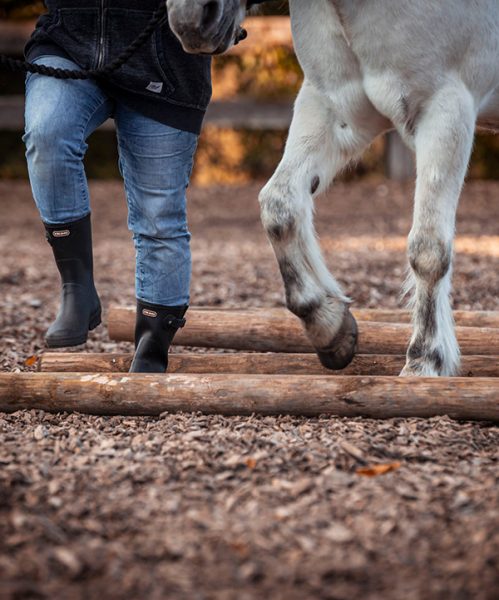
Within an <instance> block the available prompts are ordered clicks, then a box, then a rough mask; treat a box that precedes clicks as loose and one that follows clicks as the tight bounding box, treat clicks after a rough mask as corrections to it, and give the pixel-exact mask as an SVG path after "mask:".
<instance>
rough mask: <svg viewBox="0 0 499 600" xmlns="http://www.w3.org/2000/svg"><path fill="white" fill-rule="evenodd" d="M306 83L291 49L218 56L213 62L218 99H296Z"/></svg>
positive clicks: (267, 48) (278, 47) (215, 89)
mask: <svg viewBox="0 0 499 600" xmlns="http://www.w3.org/2000/svg"><path fill="white" fill-rule="evenodd" d="M302 81H303V74H302V71H301V68H300V66H299V64H298V61H297V60H296V57H295V55H294V52H293V51H292V50H291V49H289V48H284V47H281V46H275V47H273V48H269V47H264V46H262V47H261V48H256V49H254V51H252V52H248V53H245V54H235V55H231V54H228V55H225V56H218V57H217V58H216V59H215V60H214V61H213V90H214V96H213V97H214V99H221V98H224V99H226V100H227V99H229V98H231V97H235V96H239V95H241V96H246V97H250V98H255V99H259V100H264V99H265V100H283V99H288V98H294V97H295V96H296V94H297V93H298V90H299V89H300V86H301V83H302Z"/></svg>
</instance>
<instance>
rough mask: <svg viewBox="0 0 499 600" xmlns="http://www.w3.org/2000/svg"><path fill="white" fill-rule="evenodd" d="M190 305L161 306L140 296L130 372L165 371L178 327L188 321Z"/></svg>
mask: <svg viewBox="0 0 499 600" xmlns="http://www.w3.org/2000/svg"><path fill="white" fill-rule="evenodd" d="M187 309H188V306H160V305H158V304H151V303H149V302H144V301H142V300H137V317H136V324H135V356H134V359H133V362H132V366H131V368H130V372H131V373H164V372H165V371H166V368H167V366H168V350H169V348H170V345H171V343H172V341H173V338H174V337H175V334H176V332H177V331H178V329H180V328H181V327H183V326H184V325H185V319H184V315H185V313H186V312H187Z"/></svg>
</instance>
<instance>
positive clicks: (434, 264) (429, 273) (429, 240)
mask: <svg viewBox="0 0 499 600" xmlns="http://www.w3.org/2000/svg"><path fill="white" fill-rule="evenodd" d="M408 255H409V263H410V265H411V267H412V269H413V271H414V272H415V273H416V275H418V277H420V278H421V279H424V280H425V281H428V282H437V281H439V280H440V279H442V278H443V277H444V276H445V275H446V274H447V272H448V271H449V269H450V265H451V260H452V246H451V244H450V243H446V242H444V241H443V240H442V239H439V238H435V237H431V236H424V235H418V236H415V237H413V238H411V239H410V240H409V247H408Z"/></svg>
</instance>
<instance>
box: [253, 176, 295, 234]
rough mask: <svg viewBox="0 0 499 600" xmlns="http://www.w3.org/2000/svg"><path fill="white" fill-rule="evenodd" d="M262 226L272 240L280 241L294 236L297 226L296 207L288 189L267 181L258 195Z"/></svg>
mask: <svg viewBox="0 0 499 600" xmlns="http://www.w3.org/2000/svg"><path fill="white" fill-rule="evenodd" d="M258 200H259V202H260V217H261V220H262V224H263V227H264V228H265V231H266V232H267V235H268V237H269V238H270V240H271V241H272V242H281V241H283V240H285V239H289V238H291V237H293V236H294V234H295V232H296V227H297V220H298V219H297V217H298V215H297V209H296V206H295V203H294V202H293V195H292V194H291V191H290V190H289V189H286V188H284V187H282V186H279V185H277V184H274V183H272V181H271V182H269V183H268V184H267V185H266V186H265V187H264V188H263V190H262V191H261V192H260V195H259V197H258Z"/></svg>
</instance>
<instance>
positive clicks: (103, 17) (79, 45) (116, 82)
mask: <svg viewBox="0 0 499 600" xmlns="http://www.w3.org/2000/svg"><path fill="white" fill-rule="evenodd" d="M162 1H164V0H162ZM45 5H46V7H47V9H48V12H47V13H46V14H45V15H43V16H42V17H40V19H39V21H38V23H37V26H36V29H35V31H34V32H33V34H32V36H31V38H30V40H29V41H28V44H27V46H26V49H25V55H26V58H27V59H28V60H34V59H35V58H36V57H38V56H42V55H44V54H55V55H58V56H63V57H65V58H70V59H71V60H73V61H74V62H76V63H77V64H78V65H79V66H80V67H82V68H84V69H96V68H99V67H101V66H103V65H104V64H107V63H109V62H111V61H112V60H113V59H114V58H116V57H117V56H118V55H119V54H120V52H122V51H123V50H124V49H125V48H126V47H127V46H128V45H129V44H130V43H131V42H132V41H133V40H134V39H135V38H136V37H137V36H138V35H139V34H140V33H141V31H142V30H143V29H144V28H145V27H146V25H147V23H148V22H149V20H150V18H151V16H152V14H153V12H154V11H155V10H156V9H157V8H158V7H159V0H45ZM210 65H211V61H210V58H209V57H206V56H194V55H191V54H187V53H185V52H184V51H183V50H182V46H181V45H180V42H179V41H178V40H177V38H176V37H175V36H174V35H173V33H172V32H171V30H170V28H169V26H168V23H167V22H166V23H165V24H163V25H162V26H161V27H159V28H158V29H157V30H156V32H155V33H154V34H153V36H152V38H151V39H150V40H149V41H148V42H146V43H145V44H144V46H142V48H140V49H139V50H138V51H137V53H136V54H134V55H133V56H132V58H131V59H130V60H129V61H128V62H127V63H126V64H125V65H123V66H122V67H121V68H120V69H119V70H118V71H116V72H115V73H114V74H113V75H112V76H111V77H110V78H109V80H107V81H100V80H99V85H101V86H102V87H103V88H104V89H105V91H106V92H108V93H109V94H110V96H112V97H114V98H115V99H116V100H118V101H122V102H124V103H125V104H128V105H129V106H130V107H131V108H133V109H135V110H137V111H139V112H141V113H142V114H145V115H146V116H149V117H151V118H153V119H156V120H158V121H160V122H162V123H166V124H167V125H170V126H172V127H175V128H177V129H183V130H186V131H191V132H193V133H199V130H200V128H201V124H202V120H203V117H204V113H205V111H206V108H207V106H208V103H209V101H210V97H211V75H210Z"/></svg>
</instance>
